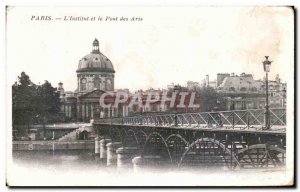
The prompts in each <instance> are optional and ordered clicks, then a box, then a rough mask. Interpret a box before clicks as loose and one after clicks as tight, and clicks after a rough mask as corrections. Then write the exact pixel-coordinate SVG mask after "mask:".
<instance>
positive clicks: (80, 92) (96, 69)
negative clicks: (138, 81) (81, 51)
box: [58, 39, 115, 121]
mask: <svg viewBox="0 0 300 192" xmlns="http://www.w3.org/2000/svg"><path fill="white" fill-rule="evenodd" d="M92 45H93V49H92V52H91V53H90V54H87V55H85V56H84V57H82V58H81V59H80V60H79V63H78V68H77V70H76V73H77V89H76V90H75V91H74V92H70V91H69V92H65V91H64V89H63V84H62V83H59V86H58V91H59V93H60V99H61V101H62V109H61V110H62V112H64V113H65V114H66V117H69V118H71V119H73V120H75V119H77V120H79V121H88V120H89V119H93V118H95V117H99V118H100V117H104V116H109V114H111V113H112V112H111V111H109V110H107V109H106V110H105V109H101V108H100V107H99V98H100V96H101V94H103V93H105V92H112V91H114V73H115V70H114V68H113V65H112V63H111V61H110V60H109V59H108V58H107V57H106V56H105V55H104V54H103V53H101V52H100V49H99V41H98V40H97V39H95V40H94V41H93V44H92Z"/></svg>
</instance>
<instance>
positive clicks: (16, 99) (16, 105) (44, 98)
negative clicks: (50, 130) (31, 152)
mask: <svg viewBox="0 0 300 192" xmlns="http://www.w3.org/2000/svg"><path fill="white" fill-rule="evenodd" d="M59 110H60V100H59V93H58V92H57V91H56V88H54V87H52V85H51V84H50V83H49V82H48V81H45V83H44V84H42V85H39V86H37V85H35V84H34V83H32V82H31V80H30V78H29V76H28V75H27V74H26V73H25V72H22V73H21V76H19V77H18V81H17V82H15V83H14V84H13V85H12V122H13V133H14V136H26V134H27V133H28V132H29V128H30V125H31V124H34V123H42V124H43V128H44V136H45V135H46V134H45V132H46V130H45V124H46V123H50V122H55V121H57V120H58V119H59V118H58V116H59ZM26 127H27V132H26Z"/></svg>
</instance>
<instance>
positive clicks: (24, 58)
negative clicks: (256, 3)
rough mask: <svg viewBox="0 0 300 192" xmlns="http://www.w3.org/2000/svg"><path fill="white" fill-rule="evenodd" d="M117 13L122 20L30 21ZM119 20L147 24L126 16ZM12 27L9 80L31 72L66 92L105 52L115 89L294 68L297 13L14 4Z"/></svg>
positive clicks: (255, 9)
mask: <svg viewBox="0 0 300 192" xmlns="http://www.w3.org/2000/svg"><path fill="white" fill-rule="evenodd" d="M32 16H35V18H36V17H37V16H51V18H58V17H60V18H63V17H64V16H73V17H94V16H95V17H96V18H98V17H103V18H104V20H105V18H106V17H110V18H113V17H118V21H64V20H63V19H61V20H55V19H53V20H51V21H45V20H31V18H32ZM121 17H128V18H129V19H130V18H132V17H139V18H142V21H120V18H121ZM6 22H7V24H6V40H7V41H6V43H7V44H6V69H7V84H8V85H11V84H13V83H14V82H15V81H16V80H17V76H18V75H20V73H21V72H22V71H25V72H26V73H27V74H28V75H29V76H30V78H31V80H32V81H33V82H34V83H39V82H40V83H43V82H44V80H48V81H49V82H50V83H52V85H54V86H57V84H58V82H62V83H64V88H65V90H67V91H74V90H75V89H76V88H77V87H76V86H77V77H76V69H77V67H78V62H79V60H80V59H81V58H82V57H84V56H85V55H87V54H89V53H90V52H91V51H92V42H93V40H94V39H95V38H97V39H98V40H99V42H100V51H101V52H102V53H103V54H104V55H106V56H107V57H108V58H109V59H110V60H111V61H112V63H113V65H114V68H115V71H116V73H115V88H116V89H119V88H129V89H130V90H137V89H147V88H150V87H152V88H165V87H166V86H167V85H168V84H171V83H176V84H177V83H179V84H181V85H184V84H186V83H187V81H198V82H200V81H202V80H203V79H204V78H205V76H206V75H207V74H208V75H209V76H210V79H211V80H213V79H215V78H216V74H217V73H236V74H240V73H242V72H246V73H252V74H253V75H254V78H255V79H262V78H263V76H264V72H263V66H262V61H263V60H264V56H265V55H268V56H270V60H273V63H272V66H271V72H270V78H271V79H273V78H275V76H276V74H279V76H280V77H281V78H282V79H283V81H285V80H287V79H288V78H290V77H291V76H293V73H294V71H293V70H294V67H293V66H294V17H293V10H292V9H291V8H286V7H214V6H211V7H144V8H141V7H123V8H121V7H120V8H117V7H53V6H52V7H9V8H8V10H7V21H6Z"/></svg>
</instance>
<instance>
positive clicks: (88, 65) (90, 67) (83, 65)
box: [76, 52, 115, 73]
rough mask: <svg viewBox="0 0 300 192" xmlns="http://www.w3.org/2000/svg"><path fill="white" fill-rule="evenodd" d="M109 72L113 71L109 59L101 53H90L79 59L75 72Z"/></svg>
mask: <svg viewBox="0 0 300 192" xmlns="http://www.w3.org/2000/svg"><path fill="white" fill-rule="evenodd" d="M89 71H90V72H93V71H97V72H111V73H114V72H115V70H114V67H113V65H112V63H111V61H110V60H109V59H108V58H107V57H106V56H105V55H103V54H102V53H100V52H99V53H90V54H88V55H86V56H84V57H83V58H82V59H80V60H79V64H78V69H77V71H76V72H89Z"/></svg>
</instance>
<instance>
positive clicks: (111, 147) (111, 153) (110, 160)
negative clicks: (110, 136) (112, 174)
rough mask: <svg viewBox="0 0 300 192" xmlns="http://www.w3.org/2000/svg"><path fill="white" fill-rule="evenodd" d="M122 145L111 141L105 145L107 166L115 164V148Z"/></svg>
mask: <svg viewBox="0 0 300 192" xmlns="http://www.w3.org/2000/svg"><path fill="white" fill-rule="evenodd" d="M121 146H122V143H121V142H111V143H108V144H107V145H106V147H107V166H111V165H116V164H117V153H116V150H117V149H118V148H120V147H121Z"/></svg>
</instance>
